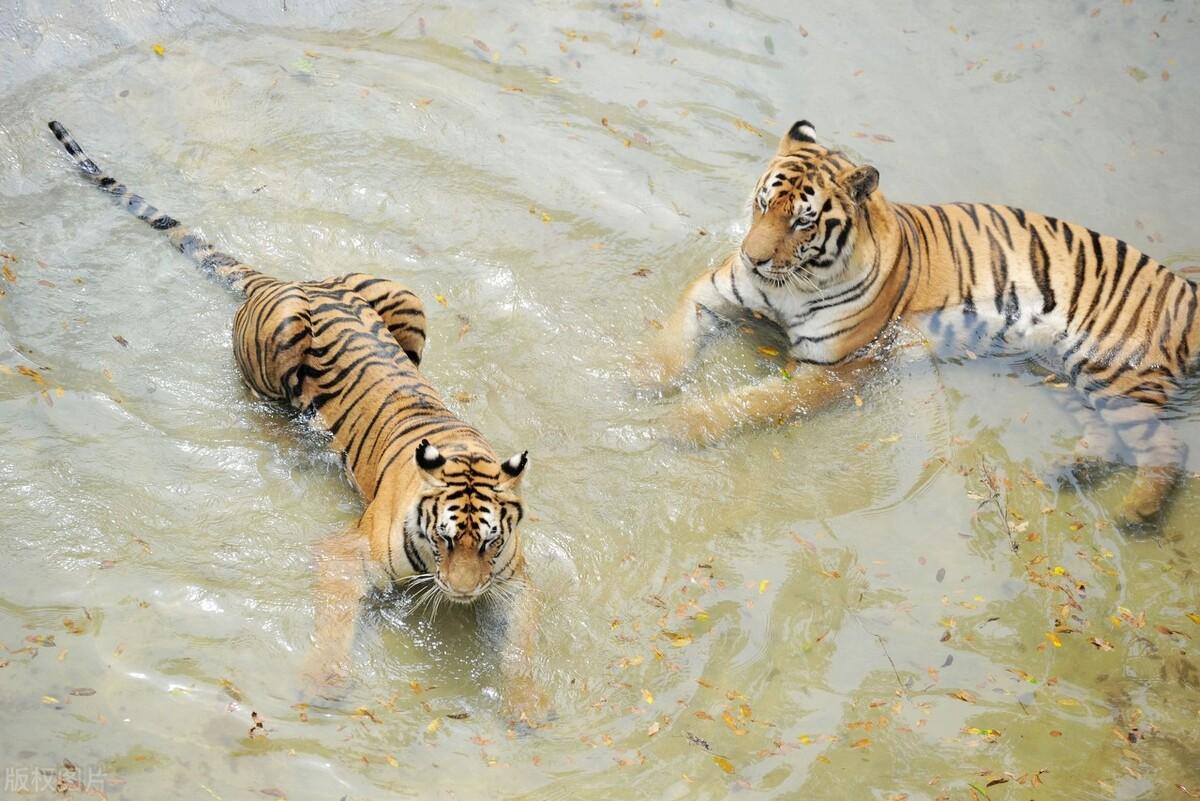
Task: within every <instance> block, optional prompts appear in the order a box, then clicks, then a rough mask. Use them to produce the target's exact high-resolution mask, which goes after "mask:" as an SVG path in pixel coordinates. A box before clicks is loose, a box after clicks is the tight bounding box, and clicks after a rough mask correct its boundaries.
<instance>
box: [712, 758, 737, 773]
mask: <svg viewBox="0 0 1200 801" xmlns="http://www.w3.org/2000/svg"><path fill="white" fill-rule="evenodd" d="M712 761H713V762H714V763H715V764H716V766H717V767H718V768H720V769H721V770H723V771H725V772H726V773H733V763H732V762H730V761H729V760H728V759H726V758H725V757H723V756H714V757H713V758H712Z"/></svg>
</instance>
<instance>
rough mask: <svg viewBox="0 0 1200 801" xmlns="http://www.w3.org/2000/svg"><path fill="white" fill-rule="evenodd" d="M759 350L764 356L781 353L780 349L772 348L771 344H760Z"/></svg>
mask: <svg viewBox="0 0 1200 801" xmlns="http://www.w3.org/2000/svg"><path fill="white" fill-rule="evenodd" d="M758 352H759V353H761V354H762V355H763V356H778V355H779V349H778V348H772V347H771V346H770V345H759V346H758Z"/></svg>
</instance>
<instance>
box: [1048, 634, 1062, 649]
mask: <svg viewBox="0 0 1200 801" xmlns="http://www.w3.org/2000/svg"><path fill="white" fill-rule="evenodd" d="M1046 639H1047V640H1049V641H1050V642H1051V644H1053V645H1054V647H1055V648H1062V640H1060V639H1059V638H1058V635H1057V634H1055V633H1054V632H1053V631H1047V632H1046Z"/></svg>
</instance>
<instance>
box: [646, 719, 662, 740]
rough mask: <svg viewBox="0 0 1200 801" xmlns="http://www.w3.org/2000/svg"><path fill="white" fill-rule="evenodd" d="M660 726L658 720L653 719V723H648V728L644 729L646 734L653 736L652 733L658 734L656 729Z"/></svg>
mask: <svg viewBox="0 0 1200 801" xmlns="http://www.w3.org/2000/svg"><path fill="white" fill-rule="evenodd" d="M660 728H661V727H660V726H659V723H658V721H657V720H656V721H654V722H653V723H651V724H650V726H649V728H647V729H646V736H647V737H653V736H654V735H656V734H658V730H659V729H660Z"/></svg>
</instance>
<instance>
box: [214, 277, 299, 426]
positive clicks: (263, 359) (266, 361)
mask: <svg viewBox="0 0 1200 801" xmlns="http://www.w3.org/2000/svg"><path fill="white" fill-rule="evenodd" d="M311 341H312V337H311V319H310V315H309V303H308V296H307V295H306V294H305V292H304V290H303V288H302V287H301V286H300V285H298V284H294V283H289V282H284V281H271V282H269V283H266V282H263V283H259V284H258V285H256V286H255V288H254V289H253V290H252V291H251V292H250V294H249V295H248V296H247V298H246V300H245V302H243V303H242V305H241V306H240V307H239V308H238V310H237V314H235V315H234V318H233V355H234V358H235V359H236V361H237V365H238V368H239V369H240V370H241V372H242V378H243V379H244V380H245V382H246V384H247V386H249V387H250V389H251V390H252V391H253V392H254V393H255V394H256V395H258V396H259V397H263V398H269V399H271V400H276V401H282V402H284V403H288V404H290V405H292V406H298V405H299V403H300V390H301V387H302V385H303V382H304V369H303V367H304V364H305V361H306V360H307V358H308V351H309V346H310V344H311Z"/></svg>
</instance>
